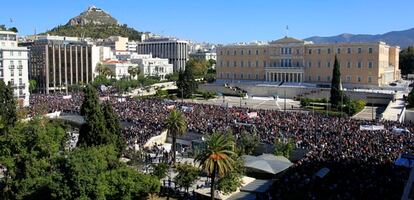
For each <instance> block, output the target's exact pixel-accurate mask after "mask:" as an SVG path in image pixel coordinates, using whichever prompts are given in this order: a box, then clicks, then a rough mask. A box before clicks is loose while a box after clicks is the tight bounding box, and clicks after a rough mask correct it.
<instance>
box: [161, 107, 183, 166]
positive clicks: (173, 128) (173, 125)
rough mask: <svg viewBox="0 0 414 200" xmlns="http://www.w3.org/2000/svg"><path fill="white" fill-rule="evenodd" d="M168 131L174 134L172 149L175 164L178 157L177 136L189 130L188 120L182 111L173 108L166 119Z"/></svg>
mask: <svg viewBox="0 0 414 200" xmlns="http://www.w3.org/2000/svg"><path fill="white" fill-rule="evenodd" d="M166 124H167V129H168V133H169V134H170V135H171V136H172V151H173V164H174V163H175V157H176V152H175V151H176V145H177V136H179V135H183V134H184V133H185V132H186V131H187V120H186V119H185V116H184V115H183V113H182V112H180V111H177V110H175V109H174V110H172V111H171V113H170V116H168V118H167V120H166Z"/></svg>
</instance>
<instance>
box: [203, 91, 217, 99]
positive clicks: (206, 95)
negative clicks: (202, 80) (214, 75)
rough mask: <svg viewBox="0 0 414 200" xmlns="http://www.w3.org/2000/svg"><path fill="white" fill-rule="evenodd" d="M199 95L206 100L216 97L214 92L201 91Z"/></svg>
mask: <svg viewBox="0 0 414 200" xmlns="http://www.w3.org/2000/svg"><path fill="white" fill-rule="evenodd" d="M201 95H202V96H203V99H205V100H208V99H213V98H215V97H216V94H215V93H214V92H208V91H206V92H201Z"/></svg>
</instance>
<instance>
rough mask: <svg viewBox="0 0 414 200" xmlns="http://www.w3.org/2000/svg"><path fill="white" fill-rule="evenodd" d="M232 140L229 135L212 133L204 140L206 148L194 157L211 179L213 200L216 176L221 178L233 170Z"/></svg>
mask: <svg viewBox="0 0 414 200" xmlns="http://www.w3.org/2000/svg"><path fill="white" fill-rule="evenodd" d="M234 146H235V143H234V139H233V137H232V136H230V135H229V134H221V133H213V134H211V135H210V136H208V137H207V139H206V148H205V149H204V150H203V151H202V152H201V153H200V154H199V155H197V156H196V159H195V160H196V161H199V162H200V164H201V165H202V168H203V170H204V171H205V172H206V173H207V174H208V175H209V176H210V178H211V186H210V193H211V199H212V200H214V199H215V198H214V196H215V187H216V182H215V180H216V175H219V177H223V176H224V175H226V174H227V173H229V172H231V171H233V169H234V165H235V164H234V163H235V161H234V159H233V158H234V157H235V156H236V153H235V152H234Z"/></svg>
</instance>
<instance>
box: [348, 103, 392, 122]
mask: <svg viewBox="0 0 414 200" xmlns="http://www.w3.org/2000/svg"><path fill="white" fill-rule="evenodd" d="M384 110H385V107H377V106H374V107H372V106H365V108H364V109H363V110H362V111H361V112H359V113H357V114H355V115H354V116H352V118H353V119H359V120H372V119H373V118H374V119H375V118H376V116H378V115H380V114H382V113H383V112H384Z"/></svg>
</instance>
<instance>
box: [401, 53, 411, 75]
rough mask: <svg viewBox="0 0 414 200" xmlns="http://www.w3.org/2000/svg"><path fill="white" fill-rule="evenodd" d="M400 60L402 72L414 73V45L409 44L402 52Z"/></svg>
mask: <svg viewBox="0 0 414 200" xmlns="http://www.w3.org/2000/svg"><path fill="white" fill-rule="evenodd" d="M399 62H400V63H399V66H400V69H401V73H402V74H405V75H406V74H413V73H414V46H409V47H407V48H406V49H403V50H402V51H401V52H400V61H399Z"/></svg>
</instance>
